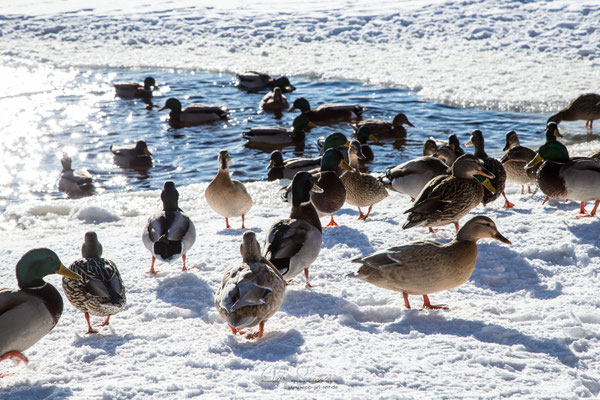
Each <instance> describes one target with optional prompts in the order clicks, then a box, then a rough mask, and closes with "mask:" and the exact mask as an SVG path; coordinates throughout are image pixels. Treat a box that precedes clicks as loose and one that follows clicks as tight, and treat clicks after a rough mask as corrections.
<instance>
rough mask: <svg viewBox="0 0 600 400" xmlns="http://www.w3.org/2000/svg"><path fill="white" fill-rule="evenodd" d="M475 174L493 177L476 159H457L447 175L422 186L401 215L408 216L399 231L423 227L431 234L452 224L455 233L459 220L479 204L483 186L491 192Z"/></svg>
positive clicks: (467, 157)
mask: <svg viewBox="0 0 600 400" xmlns="http://www.w3.org/2000/svg"><path fill="white" fill-rule="evenodd" d="M475 174H478V175H482V176H484V177H487V178H494V175H493V174H492V173H491V172H489V171H487V170H486V169H485V168H484V166H483V161H481V159H479V157H476V156H474V155H472V154H464V155H462V156H460V157H459V158H458V159H457V160H456V161H455V162H454V164H453V165H452V167H450V174H449V175H439V176H436V177H435V178H433V179H432V180H430V181H429V182H428V183H427V184H426V185H425V187H423V190H421V193H419V196H418V197H417V199H416V200H415V203H414V205H413V206H412V207H411V208H409V209H408V210H406V211H405V212H404V213H405V214H408V217H407V219H406V222H405V223H404V224H403V225H402V229H409V228H412V227H414V226H426V227H428V228H429V231H430V232H434V230H433V227H436V226H443V225H447V224H450V223H454V226H455V228H456V231H457V232H458V229H459V225H458V221H459V220H460V219H461V218H462V217H464V216H465V215H467V214H468V213H469V211H470V210H471V209H473V208H475V207H476V206H477V205H478V204H479V203H481V200H482V199H483V187H482V185H484V186H486V187H487V188H488V190H490V191H494V188H493V186H492V185H491V184H490V182H489V181H483V182H480V181H479V180H477V179H476V178H475V177H474V175H475Z"/></svg>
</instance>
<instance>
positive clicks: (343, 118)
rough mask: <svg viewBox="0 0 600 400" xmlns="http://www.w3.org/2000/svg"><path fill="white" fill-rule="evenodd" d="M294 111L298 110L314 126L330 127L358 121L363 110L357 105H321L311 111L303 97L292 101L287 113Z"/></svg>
mask: <svg viewBox="0 0 600 400" xmlns="http://www.w3.org/2000/svg"><path fill="white" fill-rule="evenodd" d="M295 110H300V111H301V112H302V114H304V115H306V116H307V117H308V119H309V120H310V122H312V123H313V124H315V125H330V124H335V123H338V122H349V121H354V120H359V119H360V118H361V116H362V113H363V108H362V107H361V106H360V105H358V104H323V105H322V106H319V107H317V108H315V109H311V108H310V103H309V102H308V100H306V99H305V98H304V97H298V98H297V99H296V100H294V104H293V105H292V108H290V110H289V112H292V111H295Z"/></svg>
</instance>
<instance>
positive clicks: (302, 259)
mask: <svg viewBox="0 0 600 400" xmlns="http://www.w3.org/2000/svg"><path fill="white" fill-rule="evenodd" d="M311 191H315V192H321V191H322V189H320V188H319V187H318V186H316V185H315V184H314V183H313V178H312V176H311V175H310V174H309V173H308V172H304V171H301V172H298V173H297V174H296V176H294V180H293V181H292V194H293V196H292V210H291V211H290V217H289V218H287V219H282V220H280V221H278V222H276V223H275V224H273V226H271V229H269V233H267V239H266V241H265V246H264V248H265V258H266V259H267V260H269V261H270V262H271V263H273V265H275V267H276V268H277V269H278V270H279V272H281V274H282V275H283V276H284V277H285V278H286V279H291V278H293V277H294V276H296V275H298V274H299V273H300V272H302V271H304V276H305V277H306V286H307V287H310V286H311V284H310V282H309V279H308V268H309V267H310V265H311V264H312V263H313V261H315V260H316V259H317V256H318V255H319V252H320V251H321V243H322V239H321V234H322V227H321V221H320V220H319V215H318V214H317V210H316V209H315V206H314V205H313V204H312V202H311V201H310V192H311Z"/></svg>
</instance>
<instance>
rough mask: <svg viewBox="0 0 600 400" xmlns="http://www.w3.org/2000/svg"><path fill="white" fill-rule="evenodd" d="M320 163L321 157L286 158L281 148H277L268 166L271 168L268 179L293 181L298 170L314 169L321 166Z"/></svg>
mask: <svg viewBox="0 0 600 400" xmlns="http://www.w3.org/2000/svg"><path fill="white" fill-rule="evenodd" d="M320 165H321V157H314V158H302V157H293V158H288V159H287V160H284V159H283V154H282V153H281V150H275V151H273V152H272V153H271V159H270V163H269V166H268V167H267V168H268V169H269V173H268V174H267V180H268V181H269V182H271V181H274V180H276V179H289V180H290V181H291V180H292V179H294V175H296V172H298V171H309V170H313V169H315V168H319V166H320Z"/></svg>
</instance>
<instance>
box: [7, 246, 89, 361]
mask: <svg viewBox="0 0 600 400" xmlns="http://www.w3.org/2000/svg"><path fill="white" fill-rule="evenodd" d="M51 274H59V275H62V276H67V277H69V278H72V279H78V280H81V279H82V278H81V276H79V275H77V274H76V273H74V272H72V271H70V270H68V269H67V268H66V267H65V266H64V265H63V263H62V262H61V261H60V258H58V256H57V255H56V253H55V252H53V251H52V250H50V249H47V248H39V249H33V250H29V251H28V252H26V253H25V254H24V255H23V256H22V257H21V259H20V260H19V261H18V262H17V267H16V275H17V282H18V284H19V290H15V289H6V288H3V289H0V362H1V361H4V360H7V359H8V360H12V361H13V362H14V363H15V364H18V363H19V362H23V363H24V364H27V363H28V362H29V360H28V358H27V357H26V356H25V355H24V354H23V352H24V351H25V350H27V349H28V348H30V347H31V346H33V345H34V344H36V343H37V342H38V341H39V340H40V339H42V338H43V337H44V336H46V335H47V334H48V333H50V331H52V329H54V327H55V326H56V324H57V323H58V320H59V319H60V316H61V315H62V311H63V299H62V297H61V295H60V293H59V292H58V290H56V288H55V287H54V286H52V285H51V284H50V283H48V282H46V281H44V277H45V276H47V275H51Z"/></svg>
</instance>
